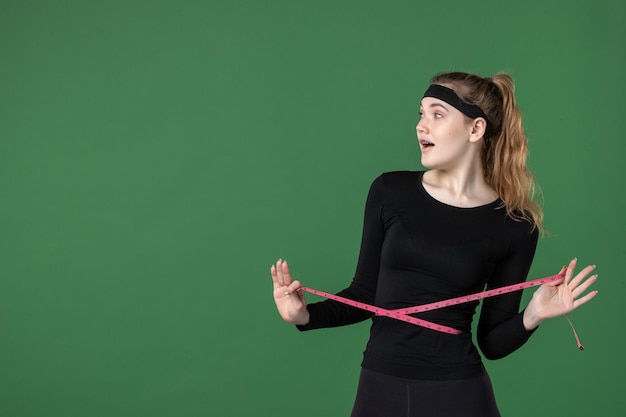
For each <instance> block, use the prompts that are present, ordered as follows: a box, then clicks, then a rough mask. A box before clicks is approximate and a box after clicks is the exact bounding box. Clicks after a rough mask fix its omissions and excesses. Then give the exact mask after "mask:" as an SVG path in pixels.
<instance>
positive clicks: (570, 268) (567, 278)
mask: <svg viewBox="0 0 626 417" xmlns="http://www.w3.org/2000/svg"><path fill="white" fill-rule="evenodd" d="M576 261H577V259H576V258H574V259H572V260H571V261H569V265H567V271H565V283H566V284H568V283H569V282H570V280H571V279H572V277H573V276H574V271H575V270H576Z"/></svg>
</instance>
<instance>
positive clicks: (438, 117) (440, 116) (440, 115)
mask: <svg viewBox="0 0 626 417" xmlns="http://www.w3.org/2000/svg"><path fill="white" fill-rule="evenodd" d="M442 117H443V114H441V113H435V119H441V118H442Z"/></svg>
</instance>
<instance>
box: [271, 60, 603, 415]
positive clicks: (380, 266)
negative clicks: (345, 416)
mask: <svg viewBox="0 0 626 417" xmlns="http://www.w3.org/2000/svg"><path fill="white" fill-rule="evenodd" d="M420 114H421V119H420V121H419V123H418V124H417V128H416V130H417V138H418V140H419V144H420V149H421V152H422V158H421V162H422V165H423V166H424V167H426V168H428V170H427V171H425V172H389V173H385V174H382V175H381V176H379V177H378V178H376V179H375V180H374V182H373V183H372V186H371V188H370V191H369V194H368V198H367V202H366V207H365V221H364V229H363V237H362V243H361V250H360V254H359V259H358V264H357V268H356V273H355V276H354V279H353V281H352V283H351V284H350V285H349V286H348V288H346V289H345V290H343V291H341V292H340V293H339V294H338V295H341V296H343V297H345V298H348V299H351V300H357V301H360V302H363V303H367V304H371V305H375V306H378V307H382V308H384V309H389V310H393V309H402V308H406V307H410V306H416V305H422V304H427V303H432V302H436V301H441V300H446V299H449V298H454V297H459V296H462V295H467V294H471V293H475V292H479V291H482V290H483V289H484V288H487V289H493V288H499V287H504V286H507V285H511V284H515V283H520V282H523V281H525V280H526V275H527V274H528V271H529V269H530V266H531V263H532V260H533V256H534V253H535V248H536V244H537V238H538V233H539V232H540V231H541V230H542V211H541V208H540V207H539V206H538V205H537V204H536V203H535V202H534V201H533V199H532V197H533V191H534V181H533V177H532V175H531V173H530V172H529V170H528V168H527V167H526V156H527V139H526V135H525V133H524V130H523V127H522V119H521V114H520V111H519V109H518V108H517V105H516V102H515V96H514V85H513V80H512V79H511V77H510V76H508V75H506V74H499V75H496V76H494V77H490V78H482V77H479V76H477V75H472V74H467V73H460V72H453V73H446V74H439V75H437V76H435V77H434V78H433V79H432V80H431V85H430V87H429V88H428V89H427V90H426V93H425V94H424V97H423V99H422V102H421V108H420ZM575 267H576V259H574V260H572V261H571V262H570V263H569V265H568V266H567V269H566V271H565V274H564V277H563V278H562V279H560V280H557V281H553V282H550V283H547V284H544V285H542V286H540V287H539V288H538V289H537V290H536V291H535V293H534V295H533V297H532V299H531V301H530V302H529V304H528V305H527V306H526V308H525V309H523V310H522V311H521V312H520V300H521V291H516V292H512V293H509V294H505V295H500V296H497V297H492V298H487V299H485V300H483V305H482V308H481V312H480V318H479V321H478V327H477V341H478V346H479V347H480V349H481V351H482V353H483V355H484V356H485V357H486V358H489V359H498V358H502V357H504V356H506V355H508V354H510V353H511V352H513V351H515V350H516V349H518V348H519V347H520V346H522V345H523V344H524V343H525V342H526V341H527V340H528V338H529V337H530V335H531V334H532V333H533V331H534V330H535V329H536V328H537V326H539V324H540V323H541V322H542V321H544V320H546V319H548V318H551V317H557V316H561V315H563V314H567V313H568V312H570V311H572V310H574V309H575V308H577V307H578V306H580V305H582V304H584V303H586V302H588V301H589V300H591V299H592V298H593V297H594V296H595V295H596V294H597V291H591V292H589V293H587V294H584V293H585V291H586V290H587V289H588V288H589V287H590V285H591V284H593V282H595V280H596V279H597V275H591V276H589V274H590V273H591V272H592V271H593V269H594V268H595V266H593V265H592V266H587V267H586V268H584V269H582V270H581V271H580V272H579V273H578V274H576V275H575V273H574V270H575ZM271 275H272V280H273V283H274V300H275V302H276V306H277V308H278V311H279V313H280V315H281V317H282V318H283V319H284V320H285V321H287V322H289V323H293V324H296V325H297V326H298V328H299V329H300V330H310V329H317V328H324V327H334V326H342V325H347V324H351V323H356V322H359V321H363V320H366V319H368V318H371V319H372V326H371V330H370V338H369V341H368V343H367V348H366V350H365V352H364V358H363V362H362V370H361V377H360V380H359V386H358V391H357V397H356V400H355V404H354V408H353V411H352V416H353V417H370V416H372V417H373V416H378V417H380V416H390V417H398V416H403V417H404V416H427V417H454V416H463V417H474V416H476V417H492V416H499V415H500V413H499V412H498V408H497V406H496V402H495V398H494V395H493V390H492V388H491V383H490V380H489V376H488V375H487V373H486V372H485V368H484V366H483V364H482V362H481V357H480V355H479V353H478V350H477V348H476V347H475V346H474V344H473V342H472V337H471V332H470V330H471V322H472V318H473V316H474V312H475V309H476V307H477V305H478V301H473V302H470V303H464V304H459V305H454V306H449V307H445V308H441V309H436V310H432V311H428V312H423V313H420V314H419V315H416V317H419V318H421V319H424V320H428V321H429V322H433V323H437V324H440V325H445V326H449V327H451V328H454V329H458V330H461V331H462V332H461V333H460V334H457V335H455V334H447V333H442V332H439V331H435V330H432V329H430V328H425V327H421V326H416V325H413V324H410V323H405V322H403V321H399V320H394V319H392V318H388V317H381V316H374V315H373V314H372V313H370V312H367V311H364V310H361V309H357V308H355V307H351V306H348V305H346V304H343V303H340V302H337V301H333V300H326V301H323V302H318V303H314V304H310V305H307V304H306V302H305V299H304V292H303V291H301V290H299V288H300V287H301V284H300V282H298V281H294V280H293V279H292V277H291V275H290V273H289V268H288V266H287V263H286V262H284V261H282V260H279V261H278V262H277V263H276V265H273V266H272V267H271Z"/></svg>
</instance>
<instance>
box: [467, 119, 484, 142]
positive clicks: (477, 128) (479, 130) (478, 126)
mask: <svg viewBox="0 0 626 417" xmlns="http://www.w3.org/2000/svg"><path fill="white" fill-rule="evenodd" d="M486 131H487V121H486V120H485V119H483V118H482V117H477V118H476V119H474V120H472V132H471V136H470V142H478V141H479V140H480V139H481V138H482V137H483V136H485V132H486Z"/></svg>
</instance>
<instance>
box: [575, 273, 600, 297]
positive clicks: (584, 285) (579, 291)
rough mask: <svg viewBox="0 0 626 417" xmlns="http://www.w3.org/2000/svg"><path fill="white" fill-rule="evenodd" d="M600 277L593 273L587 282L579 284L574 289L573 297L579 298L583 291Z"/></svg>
mask: <svg viewBox="0 0 626 417" xmlns="http://www.w3.org/2000/svg"><path fill="white" fill-rule="evenodd" d="M597 279H598V275H597V274H596V275H592V276H590V277H589V279H587V280H586V281H585V282H583V283H582V284H580V285H578V286H577V287H576V288H575V289H574V290H573V291H572V297H574V298H578V297H579V296H580V295H581V294H582V293H584V292H585V291H587V289H588V288H589V287H590V286H591V285H592V284H593V283H594V282H596V280H597Z"/></svg>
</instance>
